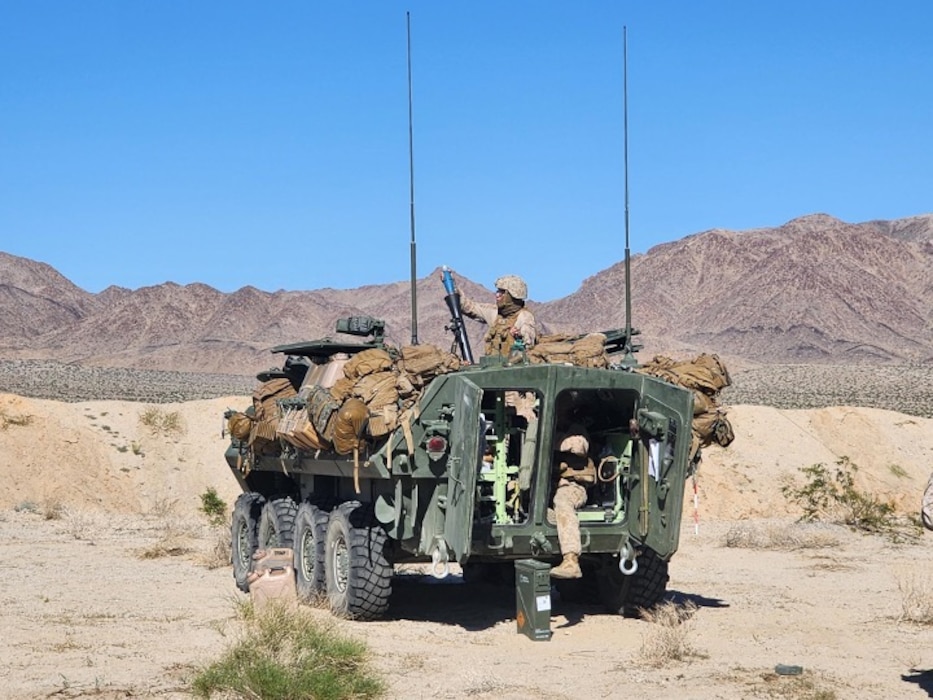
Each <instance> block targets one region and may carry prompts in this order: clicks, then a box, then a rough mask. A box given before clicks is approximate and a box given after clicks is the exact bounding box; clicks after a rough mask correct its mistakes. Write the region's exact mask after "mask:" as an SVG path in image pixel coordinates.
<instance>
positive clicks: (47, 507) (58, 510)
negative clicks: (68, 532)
mask: <svg viewBox="0 0 933 700" xmlns="http://www.w3.org/2000/svg"><path fill="white" fill-rule="evenodd" d="M64 514H65V507H64V506H63V505H62V502H61V501H59V500H58V499H56V498H46V499H45V500H44V501H42V517H43V518H45V519H46V520H61V519H62V517H63V516H64Z"/></svg>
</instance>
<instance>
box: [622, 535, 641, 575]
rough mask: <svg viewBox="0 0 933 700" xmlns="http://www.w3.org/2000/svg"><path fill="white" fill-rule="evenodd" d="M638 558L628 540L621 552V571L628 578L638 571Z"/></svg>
mask: <svg viewBox="0 0 933 700" xmlns="http://www.w3.org/2000/svg"><path fill="white" fill-rule="evenodd" d="M637 557H638V554H637V553H636V552H635V549H634V548H633V547H632V543H631V542H629V541H628V540H627V539H626V540H625V542H624V543H623V544H622V549H620V550H619V571H621V572H622V573H623V574H625V575H626V576H631V575H632V574H634V573H635V572H636V571H638V559H637Z"/></svg>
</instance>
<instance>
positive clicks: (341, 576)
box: [324, 501, 393, 620]
mask: <svg viewBox="0 0 933 700" xmlns="http://www.w3.org/2000/svg"><path fill="white" fill-rule="evenodd" d="M387 540H388V538H387V535H386V532H385V530H383V529H382V526H381V525H380V524H379V523H378V522H377V521H376V518H375V515H374V514H373V509H372V507H371V506H368V505H362V504H360V503H359V502H357V501H347V502H346V503H342V504H341V505H340V506H338V507H337V508H335V509H334V510H333V511H332V512H331V514H330V522H329V523H328V525H327V537H326V540H325V556H324V562H325V563H324V576H325V579H326V583H327V599H328V602H329V603H330V609H331V611H333V613H334V614H335V615H339V616H341V617H349V618H354V619H357V620H373V619H375V618H377V617H380V616H381V615H382V614H383V613H385V611H386V610H387V609H388V607H389V596H390V595H391V594H392V573H393V571H392V565H391V564H389V561H388V559H387V557H386V554H385V550H386V542H387Z"/></svg>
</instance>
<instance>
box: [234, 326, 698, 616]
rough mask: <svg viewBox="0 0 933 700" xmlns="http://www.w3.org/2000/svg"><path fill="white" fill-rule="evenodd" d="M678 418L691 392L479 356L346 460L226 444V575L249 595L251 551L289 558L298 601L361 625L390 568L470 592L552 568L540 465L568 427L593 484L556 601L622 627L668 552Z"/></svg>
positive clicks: (683, 459)
mask: <svg viewBox="0 0 933 700" xmlns="http://www.w3.org/2000/svg"><path fill="white" fill-rule="evenodd" d="M302 347H305V351H306V353H307V355H308V356H310V358H311V359H312V360H313V361H314V362H316V363H320V364H322V365H323V366H326V365H327V362H326V361H324V362H322V360H326V359H327V358H323V357H321V354H322V353H325V352H326V349H322V348H321V347H320V346H318V345H315V346H313V350H308V348H309V347H311V346H289V348H288V350H289V351H290V352H292V353H300V352H301V351H302ZM368 347H371V345H367V344H361V345H360V346H359V347H358V348H354V347H351V346H349V345H347V344H341V345H340V347H339V350H340V352H341V353H344V356H346V354H349V355H351V356H352V354H353V353H354V352H356V351H359V350H362V349H366V348H368ZM315 352H316V353H318V356H314V353H315ZM293 357H294V355H293ZM318 369H319V368H318ZM318 369H315V370H314V371H312V373H311V374H312V375H313V374H314V372H317V373H318V374H319V375H321V374H323V372H322V371H318ZM309 379H310V380H311V381H314V377H313V376H309V377H308V378H306V379H305V382H304V383H305V384H307V383H308V380H309ZM290 401H291V404H290V405H292V406H294V402H295V400H294V399H291V400H290ZM286 403H287V402H286ZM692 418H693V394H692V392H690V391H688V390H686V389H683V388H681V387H679V386H676V385H674V384H671V383H668V382H666V381H663V380H661V379H657V378H655V377H651V376H648V375H646V374H641V373H638V372H635V371H632V369H631V368H624V367H615V366H612V365H610V366H609V367H608V368H592V367H580V366H574V365H570V364H565V363H550V362H539V363H536V364H531V363H528V362H518V363H516V364H508V363H506V362H505V361H504V360H503V359H501V358H494V359H490V358H483V361H482V363H481V364H478V365H468V366H465V367H462V368H460V369H459V370H456V371H450V372H447V373H445V374H441V375H439V376H436V377H434V378H433V379H431V381H430V382H429V383H428V384H427V385H426V386H425V387H424V389H423V391H422V393H421V394H420V396H419V397H418V399H417V402H416V403H415V405H414V406H413V407H412V409H411V410H409V411H407V412H406V414H405V416H404V417H403V420H402V422H401V424H400V425H399V426H398V427H396V428H395V429H394V430H392V431H391V432H390V433H388V434H387V435H384V436H382V437H380V438H371V439H367V438H365V437H364V439H361V440H360V443H359V449H358V450H356V451H355V453H354V454H344V455H340V454H337V453H336V452H335V451H333V450H332V449H302V448H299V447H296V446H295V445H294V444H291V443H289V442H287V441H284V440H278V441H272V442H270V443H268V444H266V445H265V446H264V448H263V449H262V450H256V449H255V445H254V444H252V445H251V444H250V440H249V439H247V438H243V439H237V438H233V439H232V440H231V442H230V445H229V447H228V449H227V451H226V459H227V462H228V464H229V466H230V468H231V470H232V471H233V473H234V474H235V475H236V476H237V478H238V479H239V481H240V483H241V485H242V487H243V490H244V493H243V495H242V496H241V497H240V499H239V500H238V502H237V506H236V508H235V511H234V516H233V559H234V575H235V577H236V579H237V583H238V585H239V586H240V587H241V588H242V589H243V590H248V587H247V586H248V584H247V583H246V577H247V575H248V573H249V565H250V561H251V556H252V554H253V552H254V551H255V549H256V548H264V547H272V546H275V547H281V546H284V547H293V548H294V550H295V560H296V561H295V564H296V572H297V578H298V588H299V593H300V595H301V597H303V598H306V599H311V598H315V597H319V596H326V597H327V599H328V600H329V602H330V605H331V608H332V609H333V610H334V612H335V613H337V614H341V615H347V616H352V617H357V618H363V619H369V618H375V617H379V616H380V615H382V614H383V613H384V612H385V610H386V609H387V607H388V604H389V598H390V595H391V579H392V575H393V571H394V567H395V566H396V565H399V564H405V563H415V562H424V563H429V564H430V571H431V572H432V573H434V575H436V576H438V577H441V576H445V575H447V574H448V573H449V572H450V570H451V565H453V564H456V565H459V567H460V569H461V570H462V572H463V574H464V576H465V577H466V578H468V579H469V578H473V577H489V576H503V572H505V578H507V572H508V571H509V570H510V568H511V564H512V562H514V561H515V560H517V559H526V558H534V559H538V560H540V561H545V562H550V563H555V562H558V561H560V557H561V554H560V544H559V541H558V532H557V528H556V526H555V524H554V520H555V519H554V516H553V511H552V509H551V500H552V498H553V494H554V488H555V485H556V476H555V471H554V465H555V460H556V458H557V455H556V452H557V449H558V443H559V441H560V439H561V437H562V436H564V435H565V434H567V432H568V430H571V425H573V426H575V428H574V429H579V428H580V427H581V426H582V427H583V428H584V429H585V430H586V433H587V434H588V438H589V446H588V447H589V450H588V453H589V458H590V459H591V460H592V462H593V465H594V466H596V467H597V474H598V479H597V481H596V483H595V484H593V485H592V486H589V487H588V489H587V502H586V504H585V505H584V506H583V507H582V508H581V509H580V510H579V511H578V520H579V523H580V534H581V543H582V552H583V554H582V556H581V566H582V568H583V571H584V580H583V581H582V582H580V581H570V582H561V590H562V592H564V591H566V593H567V595H568V596H570V595H572V594H573V593H574V592H575V591H577V590H578V589H579V590H587V591H588V592H589V593H592V594H595V595H598V596H599V597H600V599H601V600H602V601H603V602H604V603H605V604H606V606H607V607H608V608H609V609H610V610H612V611H614V612H618V613H622V614H627V613H631V612H633V611H634V610H636V609H637V608H639V607H650V606H651V605H653V604H655V603H657V602H658V601H659V600H660V599H661V597H662V596H663V594H664V592H665V586H666V582H667V564H668V562H669V560H670V558H671V557H672V556H673V554H674V553H675V552H676V551H677V547H678V543H679V531H680V521H681V512H682V509H683V498H684V484H685V480H686V478H687V476H688V474H689V470H690V468H691V466H690V465H691V420H692Z"/></svg>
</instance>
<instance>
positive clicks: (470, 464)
mask: <svg viewBox="0 0 933 700" xmlns="http://www.w3.org/2000/svg"><path fill="white" fill-rule="evenodd" d="M458 380H459V381H458V385H459V386H458V389H459V391H458V393H459V396H458V400H457V404H456V408H455V409H454V418H453V422H452V424H451V428H450V457H449V462H448V472H447V473H448V477H447V511H446V516H445V520H444V539H445V540H446V542H447V547H448V548H449V549H450V551H452V552H453V553H454V558H455V559H456V561H457V563H459V564H464V563H466V560H467V559H468V558H469V556H470V540H471V538H472V536H473V505H474V501H475V497H476V474H477V471H478V470H479V464H480V461H481V457H482V455H481V453H480V435H481V433H482V431H483V426H482V425H481V424H480V403H481V399H482V395H483V391H482V389H480V388H479V387H478V386H476V384H474V383H473V382H471V381H470V380H469V379H466V378H462V377H461V378H458Z"/></svg>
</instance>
